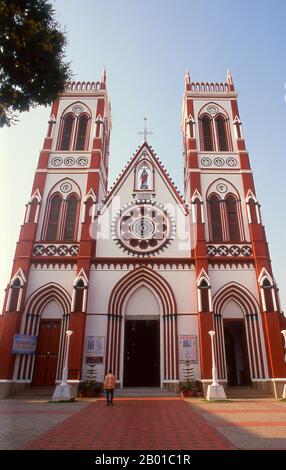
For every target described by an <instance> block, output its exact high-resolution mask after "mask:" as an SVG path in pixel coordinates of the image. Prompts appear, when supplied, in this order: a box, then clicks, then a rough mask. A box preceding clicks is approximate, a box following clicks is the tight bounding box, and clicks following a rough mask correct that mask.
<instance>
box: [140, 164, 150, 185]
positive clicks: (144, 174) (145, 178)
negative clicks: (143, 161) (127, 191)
mask: <svg viewBox="0 0 286 470" xmlns="http://www.w3.org/2000/svg"><path fill="white" fill-rule="evenodd" d="M148 176H149V175H148V171H147V170H146V168H143V170H142V173H141V175H140V180H141V186H140V189H148Z"/></svg>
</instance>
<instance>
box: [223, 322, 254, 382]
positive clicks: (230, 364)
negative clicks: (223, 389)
mask: <svg viewBox="0 0 286 470" xmlns="http://www.w3.org/2000/svg"><path fill="white" fill-rule="evenodd" d="M224 344H225V356H226V367H227V381H228V385H230V386H237V385H250V383H251V378H250V369H249V360H248V351H247V341H246V334H245V325H244V320H224Z"/></svg>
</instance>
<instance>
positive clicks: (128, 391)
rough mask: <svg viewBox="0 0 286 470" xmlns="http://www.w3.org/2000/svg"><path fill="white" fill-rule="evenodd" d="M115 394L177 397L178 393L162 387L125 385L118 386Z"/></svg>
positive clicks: (121, 395)
mask: <svg viewBox="0 0 286 470" xmlns="http://www.w3.org/2000/svg"><path fill="white" fill-rule="evenodd" d="M114 395H115V396H116V397H118V398H121V397H142V398H143V397H177V396H178V394H177V393H175V392H170V390H167V389H165V388H160V387H124V388H117V389H116V390H115V392H114Z"/></svg>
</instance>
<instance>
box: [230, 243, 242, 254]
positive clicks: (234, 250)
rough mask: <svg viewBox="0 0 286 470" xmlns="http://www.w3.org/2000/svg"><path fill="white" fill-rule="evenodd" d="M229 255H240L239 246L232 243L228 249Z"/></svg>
mask: <svg viewBox="0 0 286 470" xmlns="http://www.w3.org/2000/svg"><path fill="white" fill-rule="evenodd" d="M229 252H230V254H231V256H239V255H240V247H239V246H237V245H232V246H231V247H230V249H229Z"/></svg>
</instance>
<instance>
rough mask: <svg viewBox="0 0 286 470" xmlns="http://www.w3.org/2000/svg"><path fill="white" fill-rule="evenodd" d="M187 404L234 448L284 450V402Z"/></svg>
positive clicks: (285, 409)
mask: <svg viewBox="0 0 286 470" xmlns="http://www.w3.org/2000/svg"><path fill="white" fill-rule="evenodd" d="M188 404H189V405H190V407H191V408H192V409H193V411H195V412H196V413H198V414H199V415H200V416H202V417H203V418H204V419H205V420H206V421H207V422H208V423H209V424H211V425H212V426H214V428H215V429H216V430H217V431H218V432H220V433H221V435H223V436H225V437H226V438H227V439H228V440H229V441H230V443H231V444H232V445H233V446H234V447H235V448H237V449H245V450H262V449H267V450H274V449H276V450H286V402H282V401H279V400H275V399H257V400H253V399H251V400H231V401H229V402H225V403H219V402H217V403H209V402H205V401H203V400H200V401H195V400H188Z"/></svg>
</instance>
